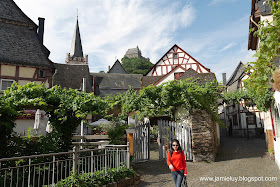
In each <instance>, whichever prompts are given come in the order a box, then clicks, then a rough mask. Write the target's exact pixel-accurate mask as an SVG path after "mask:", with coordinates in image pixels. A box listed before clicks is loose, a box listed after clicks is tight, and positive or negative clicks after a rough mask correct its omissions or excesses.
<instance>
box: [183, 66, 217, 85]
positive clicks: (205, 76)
mask: <svg viewBox="0 0 280 187" xmlns="http://www.w3.org/2000/svg"><path fill="white" fill-rule="evenodd" d="M188 78H193V79H196V81H197V82H199V83H206V82H207V81H213V80H216V76H215V74H214V73H198V72H196V71H195V70H193V69H192V68H189V69H187V71H185V73H184V74H183V75H181V76H180V77H179V79H178V80H184V79H188Z"/></svg>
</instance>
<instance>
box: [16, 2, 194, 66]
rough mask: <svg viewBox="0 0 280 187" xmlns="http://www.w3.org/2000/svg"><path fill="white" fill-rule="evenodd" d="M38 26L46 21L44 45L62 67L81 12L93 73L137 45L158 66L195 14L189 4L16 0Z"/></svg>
mask: <svg viewBox="0 0 280 187" xmlns="http://www.w3.org/2000/svg"><path fill="white" fill-rule="evenodd" d="M15 2H16V3H17V4H18V5H19V7H20V8H21V9H22V10H23V11H24V13H26V15H27V16H29V17H30V18H31V19H32V20H34V22H35V23H37V17H45V18H46V22H45V36H44V37H45V38H44V43H45V45H46V46H47V47H48V49H49V50H50V51H51V55H50V59H51V60H52V61H54V62H59V63H64V59H65V55H66V53H68V52H70V46H71V42H72V37H73V33H74V28H75V23H76V14H77V13H76V8H78V10H79V26H80V32H81V38H82V45H83V51H84V54H88V55H89V66H90V68H91V70H94V71H99V70H107V67H108V65H113V63H114V61H115V57H117V58H118V59H121V58H122V57H123V56H124V54H125V52H126V50H127V49H128V48H134V47H136V46H137V45H138V46H139V48H140V49H141V51H142V55H143V56H145V57H150V59H151V61H152V62H154V63H155V61H156V60H158V58H159V56H160V55H162V54H160V53H162V50H165V49H167V48H170V46H171V45H173V44H174V43H173V42H172V41H173V40H174V35H173V33H174V32H175V31H176V30H178V29H179V28H186V27H189V26H190V25H191V24H192V23H193V21H194V19H195V13H196V12H195V9H194V8H193V7H192V5H191V4H190V3H188V2H185V1H180V2H177V1H167V0H162V1H160V2H155V1H149V0H141V1H138V0H130V1H127V0H118V1H114V0H106V1H103V0H95V1H92V0H83V1H78V0H59V1H54V0H40V1H36V0H24V1H21V0H15Z"/></svg>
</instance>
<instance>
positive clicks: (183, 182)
mask: <svg viewBox="0 0 280 187" xmlns="http://www.w3.org/2000/svg"><path fill="white" fill-rule="evenodd" d="M181 187H188V183H187V177H186V176H184V178H183V181H182V184H181Z"/></svg>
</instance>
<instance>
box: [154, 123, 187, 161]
mask: <svg viewBox="0 0 280 187" xmlns="http://www.w3.org/2000/svg"><path fill="white" fill-rule="evenodd" d="M158 128H159V137H158V138H159V139H158V145H159V159H160V160H161V159H166V158H167V153H168V151H169V149H171V144H172V140H173V139H177V140H179V142H180V145H181V147H182V149H183V151H184V153H185V156H186V160H188V161H191V160H193V156H192V145H191V142H192V138H191V128H190V127H189V126H188V125H182V124H180V123H175V122H170V121H165V120H158Z"/></svg>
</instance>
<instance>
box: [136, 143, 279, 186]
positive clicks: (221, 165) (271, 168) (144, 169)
mask: <svg viewBox="0 0 280 187" xmlns="http://www.w3.org/2000/svg"><path fill="white" fill-rule="evenodd" d="M187 167H188V186H194V187H195V186H199V187H201V186H246V187H247V186H254V187H258V186H259V187H264V186H270V187H271V186H275V187H276V186H277V187H278V186H280V170H279V168H278V167H277V165H276V164H275V162H274V161H273V160H271V159H270V157H269V155H268V153H267V152H266V147H265V140H264V139H244V138H243V139H242V138H229V137H223V138H222V139H221V148H220V151H219V153H218V156H217V162H212V163H206V162H199V163H192V162H187ZM133 168H134V169H135V170H136V171H137V172H138V173H139V174H140V175H141V181H142V182H141V184H140V187H142V186H162V187H164V186H167V187H168V186H170V187H172V186H174V184H173V181H172V177H171V174H170V170H169V169H168V167H167V165H166V162H165V161H159V160H158V153H157V150H153V151H151V160H150V161H147V162H142V163H137V164H134V165H133ZM207 177H208V178H207ZM209 177H210V178H209ZM272 177H274V178H272ZM275 179H276V181H275ZM207 180H208V181H207ZM210 180H213V181H210ZM215 180H216V182H215ZM234 180H237V181H236V182H235V181H234ZM255 180H256V181H255ZM265 180H274V181H265ZM249 181H250V182H249Z"/></svg>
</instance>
